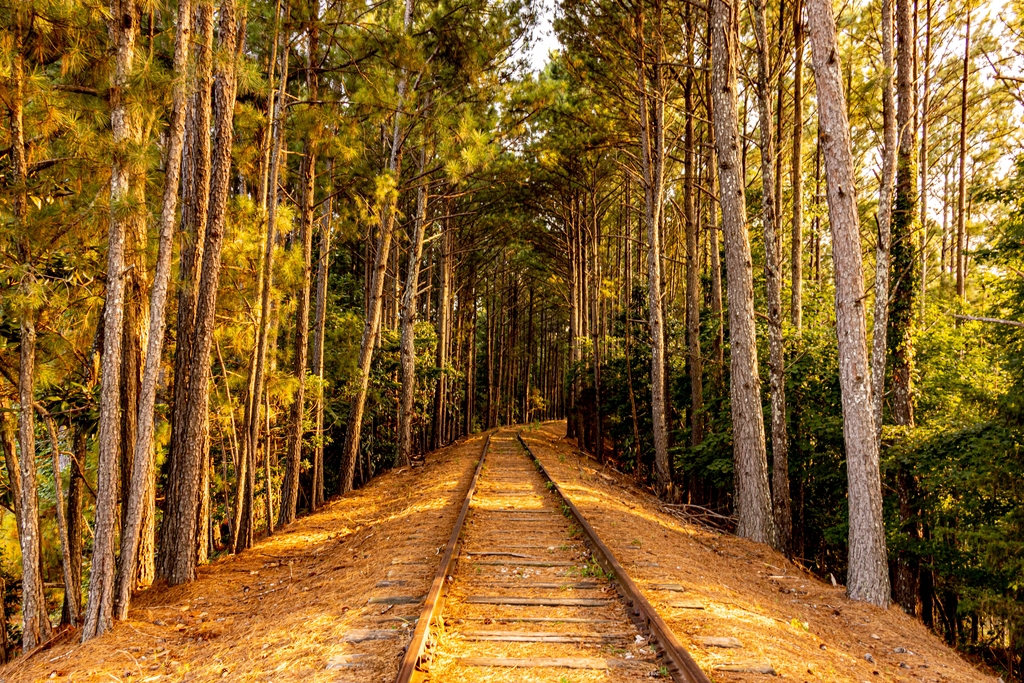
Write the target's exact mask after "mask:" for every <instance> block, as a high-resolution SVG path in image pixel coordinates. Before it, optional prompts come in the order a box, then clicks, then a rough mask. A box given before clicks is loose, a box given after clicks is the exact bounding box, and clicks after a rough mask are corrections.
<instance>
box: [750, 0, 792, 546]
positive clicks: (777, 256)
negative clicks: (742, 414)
mask: <svg viewBox="0 0 1024 683" xmlns="http://www.w3.org/2000/svg"><path fill="white" fill-rule="evenodd" d="M750 6H751V9H752V10H753V15H754V34H755V36H756V39H757V103H758V116H757V118H758V129H759V130H760V133H761V210H762V223H763V228H764V250H765V290H766V294H767V304H768V373H769V389H770V391H769V393H770V395H771V406H772V408H771V410H772V418H771V419H772V510H773V512H774V514H775V531H776V536H775V546H776V548H778V549H779V550H782V551H784V552H789V551H790V540H791V539H792V535H793V512H792V505H791V503H790V500H789V448H788V446H789V444H788V436H787V434H786V357H785V348H784V347H783V339H782V245H781V240H780V239H779V214H778V213H777V212H776V208H778V206H779V197H778V194H777V189H778V188H777V186H776V183H775V180H776V177H775V171H776V169H775V168H774V164H775V157H776V152H775V134H774V131H773V130H772V116H771V111H772V102H771V87H770V86H771V83H769V78H770V77H771V67H770V66H769V63H768V53H769V47H768V31H767V27H766V26H765V16H764V14H765V11H764V0H751V1H750Z"/></svg>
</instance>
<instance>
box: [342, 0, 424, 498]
mask: <svg viewBox="0 0 1024 683" xmlns="http://www.w3.org/2000/svg"><path fill="white" fill-rule="evenodd" d="M412 8H413V0H405V17H404V20H403V25H404V30H405V34H406V35H409V33H410V30H411V29H412ZM408 82H409V74H408V72H407V71H406V70H404V69H403V71H402V75H401V76H400V77H399V80H398V107H397V108H396V110H395V120H394V124H393V129H392V133H391V154H390V156H389V158H388V168H387V172H388V174H389V175H391V176H392V177H393V178H394V181H395V183H396V185H397V183H398V177H399V175H400V166H401V158H402V140H403V138H402V108H403V107H404V106H405V93H406V88H407V86H408ZM395 202H396V197H395V196H394V194H393V193H392V194H391V195H390V196H388V197H387V198H385V199H384V207H383V209H382V211H383V216H382V217H381V218H382V219H381V225H380V235H379V237H378V238H377V244H376V251H377V253H376V256H375V258H374V263H373V270H372V273H371V278H370V286H369V287H367V294H368V295H369V302H368V306H367V310H366V321H365V323H364V325H363V338H362V341H361V343H360V347H359V367H358V370H357V372H358V373H359V384H358V385H357V387H356V395H355V397H354V398H353V399H352V406H351V408H350V409H349V414H348V425H347V426H346V428H345V448H344V451H343V452H342V457H341V486H340V492H341V493H348V492H349V491H351V490H352V488H353V486H354V484H355V472H356V460H358V458H359V441H360V437H361V435H362V430H363V411H364V410H365V409H366V394H367V392H368V391H369V387H370V366H371V365H372V363H373V351H374V347H375V345H376V340H377V336H378V334H379V332H380V320H381V309H382V304H383V300H384V280H385V278H386V275H387V264H388V257H389V255H390V254H391V239H392V237H393V235H394V232H395Z"/></svg>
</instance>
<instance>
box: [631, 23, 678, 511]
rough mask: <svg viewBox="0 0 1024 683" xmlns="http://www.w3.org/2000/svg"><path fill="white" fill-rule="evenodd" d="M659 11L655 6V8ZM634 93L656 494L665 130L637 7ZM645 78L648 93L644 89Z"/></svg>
mask: <svg viewBox="0 0 1024 683" xmlns="http://www.w3.org/2000/svg"><path fill="white" fill-rule="evenodd" d="M659 10H660V7H659ZM636 33H637V40H638V41H639V45H638V55H637V93H638V96H639V106H640V110H639V116H640V157H641V161H642V165H643V181H644V220H645V222H646V224H647V299H648V308H649V311H648V316H649V322H650V331H651V421H652V431H653V437H654V476H655V479H656V480H657V484H658V487H659V488H660V489H661V491H660V493H661V494H662V495H663V496H667V495H669V494H670V493H671V490H672V465H671V463H670V461H669V455H668V415H667V412H668V410H667V406H666V401H665V318H664V309H663V308H662V302H661V276H662V272H661V260H662V241H661V229H662V220H661V214H662V209H663V204H664V199H665V129H664V113H665V111H664V106H665V104H664V98H665V92H664V82H663V80H662V73H661V59H662V56H663V54H662V53H663V45H662V37H661V35H660V27H659V30H658V31H657V32H656V33H657V35H656V36H655V39H654V40H655V47H654V51H655V54H654V63H653V64H652V65H651V68H652V69H653V71H654V74H653V76H652V77H650V78H649V77H648V75H647V68H648V58H649V57H648V54H647V53H648V48H647V46H646V44H645V38H644V15H643V8H639V9H638V10H637V14H636ZM648 80H650V81H652V83H651V87H652V89H653V92H649V91H648Z"/></svg>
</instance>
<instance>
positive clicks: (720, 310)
mask: <svg viewBox="0 0 1024 683" xmlns="http://www.w3.org/2000/svg"><path fill="white" fill-rule="evenodd" d="M711 21H712V19H711V13H710V12H709V13H708V58H709V59H710V57H711V38H710V36H711ZM704 79H705V80H704V91H705V92H706V93H707V106H708V119H709V120H710V121H712V125H709V126H708V127H707V130H708V160H707V164H708V192H709V193H710V194H711V197H712V199H711V201H709V202H708V232H709V236H708V241H709V243H710V244H709V245H708V250H709V251H710V252H711V259H710V260H711V317H712V320H713V323H714V325H715V336H714V341H713V342H712V348H711V355H712V356H713V357H714V359H715V371H714V376H715V384H716V385H718V387H719V389H721V388H722V383H723V377H724V376H725V312H724V306H723V303H722V253H721V248H720V247H719V244H718V230H719V227H718V218H717V212H716V211H715V205H716V204H718V205H719V206H721V196H720V195H719V194H718V193H717V191H716V190H717V185H718V183H717V180H718V176H717V173H716V170H717V165H718V164H717V158H718V155H717V154H716V153H715V150H716V148H717V147H716V144H715V126H714V123H713V122H714V120H715V98H714V97H712V96H711V94H712V93H711V73H710V70H708V71H707V72H705V76H704Z"/></svg>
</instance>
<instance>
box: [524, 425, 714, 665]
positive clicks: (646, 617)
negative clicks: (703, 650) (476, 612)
mask: <svg viewBox="0 0 1024 683" xmlns="http://www.w3.org/2000/svg"><path fill="white" fill-rule="evenodd" d="M516 435H517V436H518V437H519V443H521V444H522V445H523V448H525V449H526V452H527V453H529V455H530V457H531V458H533V461H534V462H535V463H536V464H537V468H538V469H539V470H540V472H541V474H542V475H543V476H544V478H545V479H547V480H548V481H549V482H551V486H552V488H553V490H554V491H555V492H556V493H557V494H558V496H559V497H560V498H561V499H562V502H563V503H565V505H566V507H568V508H569V510H570V511H571V512H572V516H573V518H574V519H575V520H576V523H577V524H579V526H580V528H581V529H582V530H583V533H585V534H586V535H587V538H588V539H589V540H590V543H591V546H592V548H593V550H594V555H595V558H596V559H597V562H598V564H600V565H601V568H602V569H604V570H605V571H606V572H609V573H611V574H612V576H613V577H614V581H615V583H616V587H617V588H618V590H619V593H620V594H621V595H622V598H623V600H625V601H626V602H627V603H628V604H629V605H630V607H631V608H632V609H633V612H634V614H635V616H637V617H639V618H640V619H641V620H642V623H643V625H644V626H645V627H646V629H647V631H648V633H649V634H650V635H651V636H653V638H654V640H655V641H656V642H657V644H658V646H659V647H660V648H661V651H662V652H664V653H665V656H666V657H668V660H669V662H670V664H671V666H670V667H669V673H671V674H672V678H673V680H675V681H678V682H679V683H711V681H710V679H709V678H708V677H707V675H706V674H705V673H704V672H703V671H701V669H700V667H699V666H697V662H695V661H693V657H691V656H690V653H689V652H687V651H686V648H684V647H683V644H682V643H680V642H679V639H678V638H676V635H675V633H673V632H672V629H670V628H669V626H668V624H666V623H665V620H664V619H662V618H661V615H659V614H658V612H657V611H656V610H655V609H654V606H653V605H651V603H650V602H649V601H648V600H647V598H646V597H644V594H643V593H642V592H640V588H639V587H638V586H637V585H636V584H635V583H634V582H633V579H631V578H630V577H629V574H627V573H626V570H625V569H624V568H623V567H622V565H621V564H620V563H619V561H618V559H616V557H615V554H614V553H612V551H611V548H609V547H608V546H607V545H605V543H604V541H602V540H601V537H600V536H598V535H597V531H596V530H595V529H594V527H593V526H591V524H590V522H588V521H587V519H586V517H584V516H583V513H581V512H580V510H579V508H578V507H576V505H575V503H573V502H572V501H571V500H569V497H568V496H567V495H565V493H564V492H563V491H562V487H561V486H559V485H558V482H557V481H555V480H554V478H552V476H551V474H550V473H549V472H548V471H547V468H545V467H544V463H542V462H541V461H540V459H539V458H537V456H536V455H535V454H534V452H533V450H532V449H531V448H530V446H529V444H527V443H526V440H525V439H523V432H522V430H519V431H518V432H517V434H516Z"/></svg>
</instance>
